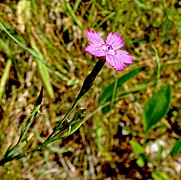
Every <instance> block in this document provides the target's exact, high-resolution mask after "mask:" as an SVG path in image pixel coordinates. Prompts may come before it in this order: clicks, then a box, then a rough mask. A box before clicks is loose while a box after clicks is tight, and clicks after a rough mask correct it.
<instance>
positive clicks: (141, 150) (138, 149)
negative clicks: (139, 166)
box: [129, 140, 144, 159]
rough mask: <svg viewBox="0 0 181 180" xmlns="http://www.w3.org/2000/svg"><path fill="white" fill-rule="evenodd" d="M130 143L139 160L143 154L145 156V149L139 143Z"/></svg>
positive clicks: (132, 141)
mask: <svg viewBox="0 0 181 180" xmlns="http://www.w3.org/2000/svg"><path fill="white" fill-rule="evenodd" d="M129 143H130V145H131V148H132V150H133V153H134V155H135V157H136V158H137V159H138V157H139V156H140V155H141V154H144V148H143V147H142V146H141V145H140V144H139V143H138V142H136V141H134V140H131V141H130V142H129Z"/></svg>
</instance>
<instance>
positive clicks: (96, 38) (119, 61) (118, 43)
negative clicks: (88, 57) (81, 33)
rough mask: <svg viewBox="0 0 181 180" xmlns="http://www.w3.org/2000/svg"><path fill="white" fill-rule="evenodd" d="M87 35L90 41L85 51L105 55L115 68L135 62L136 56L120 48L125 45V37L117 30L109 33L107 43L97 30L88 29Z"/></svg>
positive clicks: (121, 67) (95, 54)
mask: <svg viewBox="0 0 181 180" xmlns="http://www.w3.org/2000/svg"><path fill="white" fill-rule="evenodd" d="M86 36H87V39H88V40H89V41H90V42H89V44H88V45H87V46H86V47H85V51H86V52H88V53H89V54H92V55H93V56H97V57H101V56H105V57H106V61H107V62H108V64H110V65H111V66H112V67H113V68H114V69H115V70H118V71H120V70H123V69H124V68H125V67H126V65H125V64H131V63H133V60H134V58H133V57H132V56H131V55H129V53H128V52H126V51H124V50H119V48H121V47H123V46H124V42H123V37H122V36H119V34H118V33H117V32H116V33H114V34H112V33H109V34H108V36H107V39H106V43H105V42H104V41H103V39H102V38H101V37H100V35H99V34H98V33H97V32H96V31H94V32H92V31H91V30H90V31H88V30H86Z"/></svg>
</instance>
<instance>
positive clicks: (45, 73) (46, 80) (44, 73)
mask: <svg viewBox="0 0 181 180" xmlns="http://www.w3.org/2000/svg"><path fill="white" fill-rule="evenodd" d="M30 40H31V41H30V42H31V46H32V48H33V49H34V50H35V51H36V52H37V53H38V54H39V56H40V57H41V58H42V59H43V55H42V54H41V53H40V50H39V49H38V47H37V45H36V43H35V41H34V39H33V38H31V39H30ZM36 62H37V65H38V71H39V74H40V76H41V79H42V81H43V83H44V85H45V88H46V90H47V92H48V95H49V96H50V97H51V98H52V99H53V98H54V91H53V88H52V85H51V82H50V75H49V73H48V69H47V67H46V66H45V64H43V63H41V62H40V61H38V60H37V59H36Z"/></svg>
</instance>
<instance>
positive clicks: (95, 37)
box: [85, 30, 105, 45]
mask: <svg viewBox="0 0 181 180" xmlns="http://www.w3.org/2000/svg"><path fill="white" fill-rule="evenodd" d="M85 33H86V37H87V39H88V40H89V41H90V42H91V43H93V44H97V45H102V44H105V43H104V41H103V39H102V38H101V36H100V35H99V34H98V33H97V32H96V31H94V32H92V31H91V30H90V31H88V30H86V31H85Z"/></svg>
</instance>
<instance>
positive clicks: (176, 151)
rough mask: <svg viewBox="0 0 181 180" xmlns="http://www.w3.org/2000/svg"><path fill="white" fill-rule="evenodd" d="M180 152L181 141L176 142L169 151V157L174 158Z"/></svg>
mask: <svg viewBox="0 0 181 180" xmlns="http://www.w3.org/2000/svg"><path fill="white" fill-rule="evenodd" d="M180 152H181V140H178V141H176V143H175V145H174V147H173V149H172V151H171V155H172V156H175V155H177V154H179V153H180Z"/></svg>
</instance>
